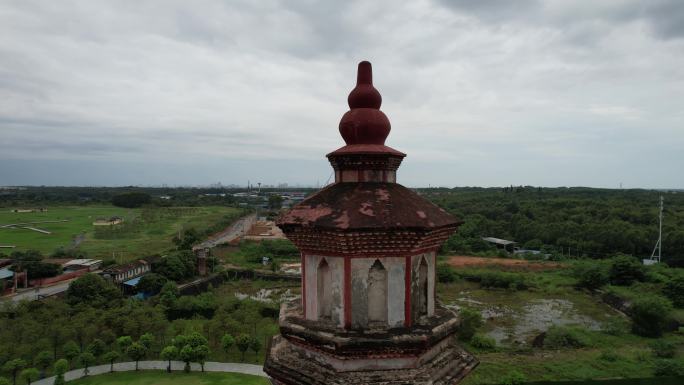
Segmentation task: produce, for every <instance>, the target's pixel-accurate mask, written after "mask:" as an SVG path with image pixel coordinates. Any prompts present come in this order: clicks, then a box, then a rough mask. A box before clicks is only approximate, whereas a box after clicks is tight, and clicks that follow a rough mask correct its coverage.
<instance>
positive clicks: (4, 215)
mask: <svg viewBox="0 0 684 385" xmlns="http://www.w3.org/2000/svg"><path fill="white" fill-rule="evenodd" d="M238 214H239V210H238V209H235V208H231V207H222V206H211V207H193V208H164V207H155V208H145V209H124V208H119V207H114V206H70V207H48V211H47V212H43V213H39V212H36V213H12V212H10V210H9V209H3V211H0V226H1V225H3V224H10V223H25V222H39V221H55V220H67V222H61V223H44V224H43V223H41V224H34V225H32V226H34V227H37V228H40V229H43V230H47V231H50V232H51V234H42V233H39V232H36V231H31V230H28V229H16V228H0V245H14V246H16V248H15V249H14V250H19V251H24V250H27V249H36V250H39V251H41V252H43V253H45V254H49V253H52V252H54V251H55V250H56V249H58V248H60V247H63V248H65V249H68V248H71V247H72V246H73V244H74V243H73V242H74V239H76V237H78V236H79V235H80V236H82V237H83V241H82V242H81V243H80V245H79V246H78V248H79V250H81V251H84V252H86V253H88V255H89V256H90V257H97V258H112V256H114V257H115V258H116V259H117V260H118V261H120V262H123V261H127V260H130V259H133V258H136V257H141V256H144V255H148V254H154V253H160V252H163V251H165V250H167V249H169V248H171V247H173V244H172V241H171V239H172V238H173V235H174V234H176V233H177V232H178V231H179V230H180V229H183V228H190V227H194V228H195V229H197V230H199V231H203V230H204V229H206V228H208V227H210V226H212V225H213V224H215V223H218V222H220V221H222V220H223V219H224V218H225V217H227V216H234V217H237V216H238ZM114 215H118V216H121V217H123V218H124V219H125V221H124V224H123V225H117V226H114V227H113V228H112V229H111V230H110V229H109V228H108V227H102V226H100V227H96V226H94V225H93V224H92V223H93V222H94V221H95V219H96V218H97V217H111V216H114ZM11 250H12V249H5V252H9V251H11Z"/></svg>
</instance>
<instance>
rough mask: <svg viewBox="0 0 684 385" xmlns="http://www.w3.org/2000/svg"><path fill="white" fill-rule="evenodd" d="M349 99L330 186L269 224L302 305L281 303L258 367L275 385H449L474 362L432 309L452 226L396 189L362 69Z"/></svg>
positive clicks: (381, 118) (440, 312) (449, 318)
mask: <svg viewBox="0 0 684 385" xmlns="http://www.w3.org/2000/svg"><path fill="white" fill-rule="evenodd" d="M348 102H349V107H350V111H347V113H346V114H344V116H343V117H342V121H341V122H340V133H341V134H342V137H343V138H344V141H345V142H346V146H344V147H342V148H340V149H338V150H336V151H334V152H331V153H330V154H328V155H327V157H328V160H329V161H330V163H331V164H332V167H333V169H334V170H335V183H334V184H331V185H330V186H328V187H326V188H324V189H323V190H321V191H320V192H318V193H316V194H314V195H313V196H311V197H309V198H307V199H306V200H304V201H302V202H301V203H300V204H298V205H296V206H294V207H293V208H292V209H291V210H290V211H289V212H287V213H286V214H284V215H283V216H281V217H280V219H279V220H278V226H279V227H280V228H281V229H282V230H283V232H284V233H285V235H286V236H287V237H288V238H289V239H290V240H291V241H292V242H294V244H295V245H296V246H297V247H298V248H299V250H300V251H301V257H302V297H301V299H297V300H295V301H293V302H289V303H285V304H283V306H282V308H281V310H280V320H279V323H280V335H278V336H276V337H274V338H273V340H272V341H271V343H270V347H269V351H268V353H267V357H266V363H265V364H264V370H265V371H266V372H267V373H268V374H269V375H270V376H271V377H272V378H273V382H274V383H275V384H283V385H309V384H316V385H333V384H383V385H390V384H392V385H394V384H413V385H422V384H424V385H428V384H430V385H438V384H445V385H446V384H456V383H458V382H459V381H460V380H461V379H462V378H463V377H464V376H465V375H466V374H468V373H469V372H470V371H471V370H472V369H473V368H474V367H475V366H476V365H477V363H478V362H477V361H476V360H475V358H474V357H473V356H471V355H470V354H468V353H467V352H466V351H464V350H463V349H462V348H461V347H459V345H458V343H457V341H456V337H455V333H456V331H457V330H458V328H459V318H458V315H457V314H455V313H453V312H452V311H449V310H447V309H445V308H443V307H441V306H440V305H439V304H438V303H437V302H436V300H435V281H436V280H435V263H436V259H435V258H436V251H437V249H438V248H439V246H440V245H441V244H442V243H443V242H444V241H445V240H446V239H447V237H449V235H451V234H452V233H453V232H454V231H456V228H457V227H458V226H459V225H460V224H461V222H460V221H459V220H458V219H456V218H454V217H453V216H451V215H449V214H447V213H446V212H445V211H444V210H442V209H440V208H439V207H437V206H435V205H434V204H432V203H430V202H428V201H427V200H425V199H423V198H421V197H420V196H419V195H417V194H416V193H414V192H413V191H411V190H409V189H407V188H406V187H404V186H402V185H400V184H398V183H396V172H397V168H399V165H400V164H401V161H402V159H403V158H404V157H405V156H406V154H404V153H401V152H399V151H397V150H395V149H393V148H390V147H387V146H385V139H386V138H387V135H388V134H389V132H390V122H389V120H388V119H387V116H385V114H384V113H382V111H380V104H381V102H382V98H381V96H380V93H379V92H378V91H377V90H376V89H375V88H374V87H373V80H372V70H371V64H370V63H369V62H361V63H360V64H359V68H358V77H357V83H356V88H354V89H353V90H352V91H351V93H350V94H349V97H348Z"/></svg>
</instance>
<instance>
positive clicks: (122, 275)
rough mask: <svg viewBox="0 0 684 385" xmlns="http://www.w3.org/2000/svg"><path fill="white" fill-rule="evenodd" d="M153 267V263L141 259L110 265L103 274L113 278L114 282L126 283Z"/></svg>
mask: <svg viewBox="0 0 684 385" xmlns="http://www.w3.org/2000/svg"><path fill="white" fill-rule="evenodd" d="M151 269H152V264H151V263H149V262H148V261H145V260H143V259H140V260H137V261H133V262H131V263H127V264H125V265H118V266H111V267H108V268H106V269H104V270H103V271H102V273H101V274H102V276H103V277H105V278H108V279H111V280H112V281H113V282H114V283H124V282H126V281H128V280H131V279H134V278H137V277H140V276H142V275H144V274H145V273H147V272H149V271H150V270H151ZM136 283H137V282H136Z"/></svg>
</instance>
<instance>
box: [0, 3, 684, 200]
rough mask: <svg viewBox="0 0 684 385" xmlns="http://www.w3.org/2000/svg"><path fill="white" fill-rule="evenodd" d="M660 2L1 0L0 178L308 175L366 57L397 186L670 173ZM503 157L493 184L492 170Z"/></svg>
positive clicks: (675, 81)
mask: <svg viewBox="0 0 684 385" xmlns="http://www.w3.org/2000/svg"><path fill="white" fill-rule="evenodd" d="M677 4H678V3H676V2H674V1H664V0H662V1H661V0H657V1H649V2H636V1H621V2H613V1H610V2H609V1H605V2H604V1H600V2H599V1H591V2H590V1H577V2H574V1H573V2H556V1H543V0H538V1H536V0H523V1H502V0H500V1H493V0H490V1H472V2H466V1H458V0H454V1H447V0H439V1H437V0H434V1H432V0H425V1H416V2H405V3H396V2H392V1H389V0H378V1H373V2H368V1H349V2H322V1H321V2H318V1H313V0H309V1H285V0H272V1H258V2H257V1H249V0H243V1H231V2H223V1H210V0H207V1H202V2H201V3H200V5H197V4H194V3H193V4H189V3H187V2H184V1H176V0H166V1H153V0H150V1H121V2H117V3H112V2H108V1H97V0H92V1H79V0H72V1H64V2H60V3H54V2H41V1H31V0H26V1H16V2H5V3H3V4H2V5H0V100H1V101H2V102H1V103H0V181H2V183H3V184H11V183H19V181H21V182H22V183H37V184H40V183H47V182H44V178H47V179H49V180H59V175H60V173H64V171H63V170H62V169H69V170H78V172H76V174H75V175H74V174H73V173H72V174H70V175H69V176H68V178H71V179H68V180H69V181H70V182H69V183H85V184H87V183H89V182H92V183H104V182H102V181H103V180H106V179H98V178H100V177H99V176H97V175H95V174H98V175H99V174H101V173H103V172H106V171H107V170H113V169H121V168H122V167H126V165H130V167H131V172H130V175H123V174H122V175H118V176H117V178H118V179H117V181H113V179H112V183H121V184H128V183H146V182H145V181H146V180H147V181H148V183H168V184H183V183H202V181H203V180H205V181H207V183H209V182H215V181H217V180H220V181H222V182H224V183H233V182H239V181H241V180H242V179H245V176H247V175H251V177H252V178H262V181H263V182H265V183H275V182H286V181H297V182H300V183H309V184H311V183H313V182H312V181H315V180H317V179H319V180H322V181H325V179H326V178H327V177H328V175H329V172H330V168H329V165H328V164H327V162H326V160H325V158H324V155H325V154H326V153H327V152H329V151H331V150H333V149H335V148H337V147H339V146H341V145H342V140H341V138H340V136H339V133H338V131H337V124H338V122H339V119H340V117H341V115H342V114H343V113H344V112H345V111H346V110H347V105H346V96H347V94H348V92H349V91H350V90H351V88H352V87H353V86H354V82H355V69H356V63H357V61H359V60H363V59H369V60H371V61H372V62H373V65H374V68H375V74H374V75H375V76H374V78H375V82H376V86H377V88H378V89H379V90H380V92H381V93H382V95H383V101H384V103H383V110H384V111H385V113H386V114H387V115H388V116H389V118H390V120H391V122H392V133H391V135H390V137H389V139H388V144H389V145H391V146H393V147H395V148H397V149H399V150H402V151H405V152H407V153H408V154H409V157H408V158H407V159H406V162H405V167H404V166H402V169H401V170H400V178H401V181H402V182H404V183H406V184H409V185H419V184H428V183H430V184H433V185H437V184H442V185H456V184H483V185H491V184H501V183H503V184H511V183H514V184H527V183H531V184H545V185H552V184H557V183H563V184H572V183H574V184H584V185H601V186H605V185H612V183H613V182H612V181H605V180H603V179H602V178H601V177H600V175H611V176H615V177H616V178H617V177H618V176H619V178H622V179H623V180H621V181H622V182H625V184H629V185H638V184H642V185H648V186H661V187H662V186H668V187H671V186H672V185H675V184H677V183H681V182H680V181H677V180H675V178H676V177H675V175H678V171H677V170H676V169H675V168H676V167H675V166H674V165H677V164H681V163H682V162H684V158H683V157H682V155H678V152H677V149H678V148H680V147H682V146H684V136H683V135H682V133H681V130H680V128H681V127H682V124H684V115H683V114H682V113H681V108H680V106H679V104H680V103H677V102H678V101H679V100H682V98H684V69H682V68H681V65H680V64H679V63H681V62H683V61H684V47H682V45H681V44H680V42H681V40H680V39H678V37H679V36H681V31H679V29H678V27H679V26H680V25H681V24H682V23H677V20H679V18H680V17H681V12H680V9H681V7H679V6H677ZM639 144H640V145H641V146H642V147H643V148H642V149H641V153H643V154H644V155H643V156H642V157H641V159H640V161H641V162H644V163H650V164H656V163H660V164H664V166H663V167H665V168H666V169H668V170H669V171H670V172H669V173H667V172H663V173H662V174H659V175H661V176H662V178H660V179H662V180H660V179H658V178H654V177H653V176H652V175H651V174H648V173H646V172H642V171H639V172H638V173H630V172H629V170H630V169H639V170H641V169H643V167H642V168H638V167H637V168H635V164H634V162H635V161H634V159H633V158H634V157H633V156H631V155H630V154H633V153H634V152H635V151H637V148H638V145H639ZM653 148H658V149H660V150H659V151H653V150H652V149H653ZM666 157H667V158H668V159H667V162H663V160H664V159H665V158H666ZM22 160H31V162H27V163H22ZM8 164H12V165H14V166H13V167H21V165H22V164H26V172H25V173H16V172H14V171H16V170H14V171H12V170H8V167H6V165H8ZM16 165H19V166H16ZM58 165H63V168H60V167H58ZM145 165H147V166H148V167H149V170H145V167H144V166H145ZM502 165H503V166H502ZM504 166H505V169H506V180H505V181H503V182H502V181H501V180H500V179H496V178H492V177H491V175H492V172H491V171H493V170H498V169H500V168H501V167H504ZM198 167H201V168H202V170H211V171H207V172H198V171H196V170H195V168H198ZM175 168H177V169H179V170H181V171H179V172H173V171H169V170H170V169H175ZM586 168H592V169H594V170H595V171H596V173H595V174H591V175H583V173H582V172H581V171H580V170H582V169H586ZM45 170H51V171H50V172H48V171H45ZM48 174H49V176H46V175H48ZM557 175H567V176H568V178H567V180H561V178H559V177H557ZM668 175H670V176H669V177H668ZM77 177H78V178H82V179H81V180H82V182H75V181H74V180H75V179H73V178H77ZM127 177H129V178H130V179H131V181H130V182H126V181H125V179H126V178H127ZM65 178H67V176H65ZM173 178H177V180H175V181H174V180H173ZM404 178H405V179H404ZM583 178H584V179H583ZM12 180H14V181H17V182H12ZM31 180H33V182H30V181H31ZM65 180H66V179H65ZM630 180H633V183H631V182H630ZM26 181H29V182H26ZM55 183H58V182H55Z"/></svg>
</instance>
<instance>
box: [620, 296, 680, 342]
mask: <svg viewBox="0 0 684 385" xmlns="http://www.w3.org/2000/svg"><path fill="white" fill-rule="evenodd" d="M671 310H672V304H671V303H670V301H668V300H667V299H665V298H663V297H659V296H644V297H641V298H637V299H636V300H634V302H633V303H632V306H631V307H630V311H629V312H630V316H631V317H632V332H633V333H634V334H638V335H640V336H644V337H660V336H661V335H662V334H663V331H664V329H665V325H666V323H667V320H668V318H669V316H670V311H671Z"/></svg>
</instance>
